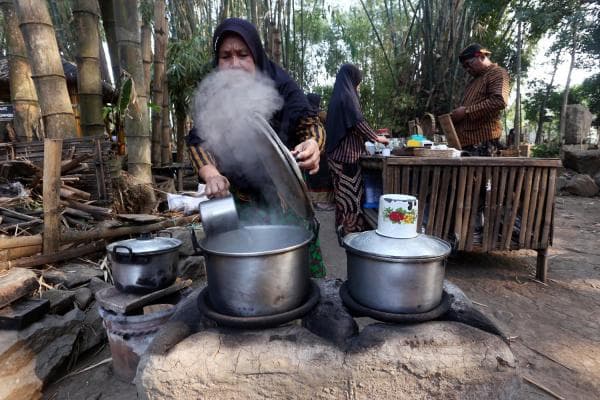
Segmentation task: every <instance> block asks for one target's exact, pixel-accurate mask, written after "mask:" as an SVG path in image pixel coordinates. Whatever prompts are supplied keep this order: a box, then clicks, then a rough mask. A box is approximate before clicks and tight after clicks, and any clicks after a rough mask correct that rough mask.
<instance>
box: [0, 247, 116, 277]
mask: <svg viewBox="0 0 600 400" xmlns="http://www.w3.org/2000/svg"><path fill="white" fill-rule="evenodd" d="M105 245H106V244H105V243H104V240H99V241H97V242H94V243H92V244H87V245H85V246H80V247H75V248H72V249H68V250H63V251H60V252H55V253H51V254H41V255H38V256H32V257H22V258H19V259H17V260H11V261H6V262H0V271H2V270H6V269H11V268H31V267H37V266H39V265H44V264H51V263H57V262H61V261H65V260H70V259H72V258H77V257H81V256H84V255H86V254H90V253H95V252H97V251H102V250H104V247H105Z"/></svg>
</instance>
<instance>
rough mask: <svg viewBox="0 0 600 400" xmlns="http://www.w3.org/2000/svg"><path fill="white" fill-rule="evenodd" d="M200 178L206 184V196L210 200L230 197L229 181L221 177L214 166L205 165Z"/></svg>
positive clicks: (200, 172)
mask: <svg viewBox="0 0 600 400" xmlns="http://www.w3.org/2000/svg"><path fill="white" fill-rule="evenodd" d="M199 175H200V178H202V180H203V181H204V182H205V184H206V187H205V188H204V194H205V195H206V197H208V198H209V199H212V198H213V197H225V196H228V195H229V180H228V179H227V178H226V177H224V176H223V175H221V173H220V172H219V171H218V170H217V169H216V168H215V166H214V165H210V164H209V165H205V166H204V167H202V168H201V169H200V171H199Z"/></svg>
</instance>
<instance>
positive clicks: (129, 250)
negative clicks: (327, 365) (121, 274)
mask: <svg viewBox="0 0 600 400" xmlns="http://www.w3.org/2000/svg"><path fill="white" fill-rule="evenodd" d="M117 249H125V250H127V251H128V252H129V254H119V253H117ZM112 252H113V257H114V258H115V260H117V261H120V258H123V257H127V260H128V261H130V262H131V260H132V259H133V251H132V250H131V248H129V247H127V246H123V245H117V246H115V247H113V251H112Z"/></svg>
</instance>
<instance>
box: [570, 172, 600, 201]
mask: <svg viewBox="0 0 600 400" xmlns="http://www.w3.org/2000/svg"><path fill="white" fill-rule="evenodd" d="M565 190H566V191H568V192H569V193H571V194H574V195H576V196H582V197H593V196H595V195H596V194H598V191H600V188H598V185H596V183H595V182H594V180H593V179H592V178H591V177H590V176H589V175H584V174H577V175H575V176H574V177H573V178H571V180H570V181H569V182H568V183H567V186H565Z"/></svg>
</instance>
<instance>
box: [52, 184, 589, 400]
mask: <svg viewBox="0 0 600 400" xmlns="http://www.w3.org/2000/svg"><path fill="white" fill-rule="evenodd" d="M318 215H319V218H320V220H321V245H322V249H323V255H324V258H325V261H326V263H327V266H328V268H329V276H331V277H339V278H345V275H346V270H345V265H346V257H345V253H344V251H343V249H341V248H339V246H338V244H337V239H336V237H335V233H334V229H333V212H326V211H320V212H318ZM599 233H600V198H598V197H596V198H591V199H590V198H581V197H562V196H561V197H558V198H557V202H556V214H555V228H554V244H553V247H552V248H551V250H550V263H549V264H550V267H549V273H548V277H549V280H548V282H547V284H540V283H538V282H535V281H534V280H532V279H533V277H534V274H535V260H536V253H535V252H533V251H525V250H523V251H518V252H498V253H492V254H466V253H461V254H458V255H455V256H453V257H452V258H451V259H450V260H449V263H448V267H447V270H446V275H447V278H448V279H449V280H451V281H452V282H454V283H456V284H457V285H458V286H459V287H461V288H462V289H463V290H464V291H465V293H467V295H468V296H469V297H470V298H471V299H472V300H473V301H475V302H477V306H478V307H480V309H481V311H483V312H484V313H487V314H489V315H493V316H494V317H496V318H497V319H498V320H499V321H500V322H501V323H502V324H503V325H504V327H505V330H506V332H507V333H508V334H509V335H510V336H512V337H513V340H512V343H511V348H512V350H513V352H514V353H515V356H516V357H517V360H518V362H519V367H520V370H521V373H522V375H523V376H524V377H527V378H529V379H530V380H532V381H534V382H535V383H536V384H538V385H540V386H543V387H545V388H547V389H549V390H550V391H552V392H554V393H555V394H556V395H558V396H560V397H561V398H564V399H598V398H600V240H599V239H598V237H599V235H598V234H599ZM108 357H110V352H109V350H108V348H107V347H106V348H104V349H103V350H102V351H101V352H99V353H97V354H95V355H94V356H93V357H89V358H87V359H83V360H81V361H80V362H79V364H78V365H77V366H76V367H75V370H76V371H78V370H81V369H83V368H85V367H87V366H89V365H93V364H95V363H98V362H99V361H102V360H104V359H106V358H108ZM44 398H45V399H73V400H75V399H110V400H125V399H135V398H136V391H135V387H134V386H132V385H127V384H124V383H121V382H119V381H118V380H116V379H115V378H114V376H113V375H112V371H111V368H110V363H106V364H102V365H101V366H99V367H95V368H93V369H91V370H89V371H86V372H82V373H79V374H77V375H74V376H71V377H68V378H66V379H63V380H62V381H60V382H58V383H57V384H54V385H51V386H50V387H48V388H47V389H46V391H45V394H44ZM518 398H519V399H554V398H556V397H554V396H551V395H549V394H547V393H545V392H544V391H542V390H540V389H539V388H538V387H536V386H535V385H532V384H530V383H527V382H525V381H524V382H523V388H522V391H521V393H520V394H519V396H518Z"/></svg>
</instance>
